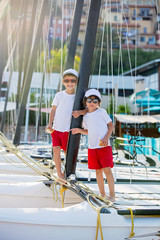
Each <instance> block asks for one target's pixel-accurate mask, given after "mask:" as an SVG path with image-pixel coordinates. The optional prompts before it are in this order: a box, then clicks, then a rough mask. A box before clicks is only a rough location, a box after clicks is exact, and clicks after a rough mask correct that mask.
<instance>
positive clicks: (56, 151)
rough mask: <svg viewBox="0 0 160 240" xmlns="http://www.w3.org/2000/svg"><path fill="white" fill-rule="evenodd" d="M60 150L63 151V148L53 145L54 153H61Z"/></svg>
mask: <svg viewBox="0 0 160 240" xmlns="http://www.w3.org/2000/svg"><path fill="white" fill-rule="evenodd" d="M60 151H61V149H60V147H59V146H56V147H53V153H54V155H58V154H60Z"/></svg>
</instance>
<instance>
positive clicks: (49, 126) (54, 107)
mask: <svg viewBox="0 0 160 240" xmlns="http://www.w3.org/2000/svg"><path fill="white" fill-rule="evenodd" d="M56 108H57V106H55V105H53V106H52V108H51V110H50V112H49V123H48V125H47V127H46V128H52V123H53V120H54V116H55V112H56Z"/></svg>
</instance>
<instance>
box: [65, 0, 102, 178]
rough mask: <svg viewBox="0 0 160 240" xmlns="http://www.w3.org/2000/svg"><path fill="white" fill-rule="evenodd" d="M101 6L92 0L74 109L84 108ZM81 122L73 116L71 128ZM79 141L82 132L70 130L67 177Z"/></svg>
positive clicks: (71, 167)
mask: <svg viewBox="0 0 160 240" xmlns="http://www.w3.org/2000/svg"><path fill="white" fill-rule="evenodd" d="M100 6H101V0H98V1H97V0H91V3H90V10H89V17H88V23H87V29H86V35H85V42H84V48H83V53H82V59H81V65H80V73H79V81H78V86H77V92H76V97H75V102H74V107H73V110H80V109H82V108H83V105H82V99H83V96H84V91H85V89H87V88H88V83H89V77H90V73H91V67H92V59H93V51H94V45H95V39H96V32H97V25H98V18H99V12H100ZM81 124H82V117H79V118H77V119H75V118H73V117H72V121H71V128H77V127H78V128H80V127H81ZM79 142H80V134H76V135H72V133H71V132H70V134H69V140H68V148H67V155H66V165H65V172H66V173H65V174H66V177H68V176H70V175H71V174H75V170H76V162H77V155H78V148H79Z"/></svg>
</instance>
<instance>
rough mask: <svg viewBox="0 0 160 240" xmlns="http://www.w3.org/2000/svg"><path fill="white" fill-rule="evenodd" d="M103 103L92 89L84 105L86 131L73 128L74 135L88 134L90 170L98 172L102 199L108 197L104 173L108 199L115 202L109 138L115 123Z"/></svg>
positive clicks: (87, 94)
mask: <svg viewBox="0 0 160 240" xmlns="http://www.w3.org/2000/svg"><path fill="white" fill-rule="evenodd" d="M100 102H101V95H100V92H99V91H98V90H96V89H90V90H88V91H87V92H86V93H85V97H84V105H85V106H86V107H87V108H88V112H87V113H86V114H85V115H84V117H83V126H84V129H80V128H73V129H71V131H72V134H73V135H74V134H77V133H81V134H88V145H89V146H88V147H89V148H88V168H89V169H95V170H96V178H97V183H98V187H99V191H100V194H101V196H102V197H105V196H106V193H105V186H104V179H103V172H104V173H105V175H106V178H107V183H108V186H109V197H108V199H109V200H110V201H112V202H114V201H115V191H114V178H113V174H112V170H111V168H112V167H113V156H112V148H111V146H110V141H109V137H110V135H111V134H112V131H113V127H114V126H113V123H112V120H111V118H110V117H109V115H108V114H107V112H106V111H105V109H103V108H99V106H100Z"/></svg>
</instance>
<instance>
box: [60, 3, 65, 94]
mask: <svg viewBox="0 0 160 240" xmlns="http://www.w3.org/2000/svg"><path fill="white" fill-rule="evenodd" d="M61 1H62V25H61V76H62V74H63V36H64V33H63V20H64V18H63V16H64V0H61ZM62 86H63V84H62V80H61V79H60V91H62Z"/></svg>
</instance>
